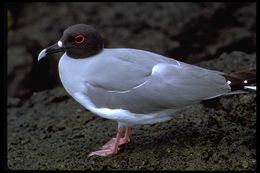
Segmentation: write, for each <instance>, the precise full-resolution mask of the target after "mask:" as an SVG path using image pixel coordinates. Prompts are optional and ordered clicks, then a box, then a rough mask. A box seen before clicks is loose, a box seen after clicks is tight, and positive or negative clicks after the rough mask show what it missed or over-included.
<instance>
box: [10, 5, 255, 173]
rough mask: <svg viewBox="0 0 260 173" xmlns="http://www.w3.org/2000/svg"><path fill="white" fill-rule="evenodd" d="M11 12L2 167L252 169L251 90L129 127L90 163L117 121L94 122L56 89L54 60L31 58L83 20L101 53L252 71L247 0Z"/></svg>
mask: <svg viewBox="0 0 260 173" xmlns="http://www.w3.org/2000/svg"><path fill="white" fill-rule="evenodd" d="M15 6H17V5H10V6H9V7H8V8H9V9H10V11H11V14H12V15H13V16H12V19H13V21H12V25H11V26H10V28H11V31H10V32H8V73H7V75H8V99H7V127H8V128H7V163H8V165H7V166H8V167H9V169H12V170H17V169H18V170H104V169H105V170H111V169H112V170H255V169H256V94H254V93H250V94H241V95H230V96H226V97H221V98H219V99H213V100H210V101H208V102H204V103H203V104H197V105H193V106H190V107H188V108H187V109H184V110H182V111H181V112H179V113H178V114H176V115H175V118H174V119H172V120H170V121H168V122H163V123H158V124H155V125H143V126H140V127H138V128H135V129H133V134H132V138H131V142H130V143H129V144H127V145H126V146H125V147H123V148H122V151H121V152H119V154H117V155H114V156H108V157H98V156H93V157H91V158H88V157H87V155H88V154H89V153H90V152H91V151H93V150H97V149H98V147H100V146H101V145H102V144H104V143H105V142H107V140H109V139H110V138H111V137H113V136H114V133H115V129H116V126H117V124H116V122H113V121H110V120H105V119H102V118H99V117H96V116H95V115H94V114H92V113H90V112H89V111H87V110H85V109H84V108H83V107H82V106H81V105H80V104H78V103H77V102H76V101H74V100H73V99H72V98H71V97H70V96H69V95H68V94H67V93H66V92H65V90H64V89H63V88H62V87H60V86H59V79H58V76H57V58H49V59H46V60H44V61H43V62H41V63H37V61H36V57H37V54H38V53H39V51H40V50H41V49H42V48H44V47H47V46H48V45H50V44H51V43H54V42H55V41H57V39H58V38H59V37H60V35H61V32H62V30H63V29H64V28H66V27H67V26H69V25H71V24H74V23H87V24H91V25H94V26H96V27H97V28H98V29H99V30H100V31H101V32H102V35H103V36H104V37H105V38H106V46H107V47H133V48H140V49H145V50H150V51H154V52H158V53H160V54H163V55H167V56H169V57H174V58H176V59H179V60H182V61H186V62H190V63H195V64H196V65H199V66H202V67H206V68H209V69H214V70H220V71H223V72H227V73H229V72H234V71H239V70H244V69H249V68H256V67H255V66H256V50H255V39H256V38H255V33H256V32H255V28H256V25H255V23H256V19H255V16H256V6H255V3H235V4H233V3H227V4H226V3H158V4H157V3H156V4H155V3H123V4H121V3H32V4H23V5H19V10H18V9H16V10H14V9H15ZM79 9H80V10H79ZM79 11H82V12H83V13H84V14H85V15H81V14H80V13H79ZM68 12H70V13H71V15H67V14H68ZM32 13H33V15H32ZM64 18H66V20H64ZM224 19H225V20H224ZM58 56H60V54H57V55H56V56H54V57H58ZM57 86H58V87H57ZM47 89H48V90H47ZM42 90H44V91H42Z"/></svg>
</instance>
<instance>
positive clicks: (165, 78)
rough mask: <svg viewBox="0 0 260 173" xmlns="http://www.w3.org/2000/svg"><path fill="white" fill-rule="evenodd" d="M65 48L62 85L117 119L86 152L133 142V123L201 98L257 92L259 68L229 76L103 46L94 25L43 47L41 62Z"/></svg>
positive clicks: (75, 28)
mask: <svg viewBox="0 0 260 173" xmlns="http://www.w3.org/2000/svg"><path fill="white" fill-rule="evenodd" d="M57 52H63V55H62V56H61V58H60V60H59V63H58V72H59V77H60V80H61V83H62V85H63V86H64V88H65V90H66V91H67V92H68V94H69V95H70V96H72V97H73V98H74V99H75V100H76V101H77V102H79V103H80V104H81V105H82V106H83V107H84V108H86V109H87V110H89V111H90V112H92V113H94V114H95V115H97V116H100V117H102V118H105V119H110V120H114V121H117V124H118V125H117V130H116V135H115V137H114V138H112V139H111V140H109V141H108V142H107V143H105V145H103V146H102V147H101V148H100V149H99V150H97V151H94V152H91V153H90V154H89V155H88V156H89V157H90V156H94V155H97V156H108V155H113V154H117V153H118V151H119V150H120V148H121V147H122V146H123V145H124V144H127V143H129V142H130V136H131V130H132V128H133V127H134V126H138V125H143V124H154V123H159V122H164V121H167V120H170V119H173V118H174V116H175V115H176V111H177V110H179V109H180V108H185V107H186V106H189V105H192V104H196V103H200V102H201V101H204V100H208V99H212V98H215V97H219V96H223V95H228V94H232V93H236V92H237V93H244V92H247V91H243V90H245V89H249V90H256V86H250V84H254V83H255V81H256V80H255V79H256V77H255V69H251V70H248V71H243V72H238V73H234V74H233V75H229V74H226V73H223V72H220V71H216V70H210V69H206V68H202V67H199V66H195V65H192V64H187V63H184V62H181V61H177V60H175V59H173V58H169V57H166V56H163V55H160V54H157V53H154V52H151V51H146V50H141V49H133V48H105V47H104V39H103V37H102V36H101V34H100V33H99V31H97V29H96V28H94V27H93V26H91V25H87V24H74V25H71V26H69V27H68V28H67V29H65V30H64V32H63V34H62V36H61V38H60V39H59V40H58V41H57V42H56V43H55V44H53V45H51V46H50V47H48V48H45V49H43V50H42V51H41V52H40V53H39V55H38V61H40V60H41V59H43V58H45V57H47V56H48V55H50V54H53V53H57Z"/></svg>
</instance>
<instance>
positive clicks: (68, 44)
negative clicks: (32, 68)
mask: <svg viewBox="0 0 260 173" xmlns="http://www.w3.org/2000/svg"><path fill="white" fill-rule="evenodd" d="M103 47H104V42H103V39H102V37H101V35H100V34H99V33H98V31H97V30H96V29H95V28H93V27H91V26H89V25H85V24H77V25H72V26H70V27H69V28H67V29H66V30H65V31H64V32H63V35H62V37H61V39H60V40H59V41H58V42H57V43H55V44H54V45H52V46H50V47H48V48H46V49H44V50H42V51H41V52H40V54H39V56H38V60H40V59H42V58H44V57H45V56H47V55H49V54H53V53H56V52H61V51H65V52H66V53H67V55H68V56H70V57H71V58H76V59H78V58H87V57H90V56H92V55H95V54H97V53H99V52H100V51H101V50H102V49H103Z"/></svg>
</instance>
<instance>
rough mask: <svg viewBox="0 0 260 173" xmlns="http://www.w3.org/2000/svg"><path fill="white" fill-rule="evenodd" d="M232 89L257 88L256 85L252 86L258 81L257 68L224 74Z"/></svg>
mask: <svg viewBox="0 0 260 173" xmlns="http://www.w3.org/2000/svg"><path fill="white" fill-rule="evenodd" d="M223 76H224V77H225V78H226V80H227V83H228V84H229V85H230V87H231V91H236V90H256V86H250V85H251V84H255V83H256V70H255V69H251V70H245V71H240V72H236V73H232V74H223Z"/></svg>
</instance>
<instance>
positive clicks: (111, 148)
mask: <svg viewBox="0 0 260 173" xmlns="http://www.w3.org/2000/svg"><path fill="white" fill-rule="evenodd" d="M123 131H124V128H123V127H119V128H118V129H117V134H116V138H112V139H111V140H110V141H108V142H107V143H106V144H105V145H104V146H103V147H101V150H98V151H94V152H91V153H90V154H89V155H88V156H89V157H90V156H93V155H98V156H107V155H110V154H116V153H117V152H118V151H119V150H120V148H119V146H120V145H123V144H126V143H128V142H130V138H129V136H130V134H131V129H130V127H127V128H126V130H125V136H124V137H123V138H122V137H121V136H122V132H123Z"/></svg>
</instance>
